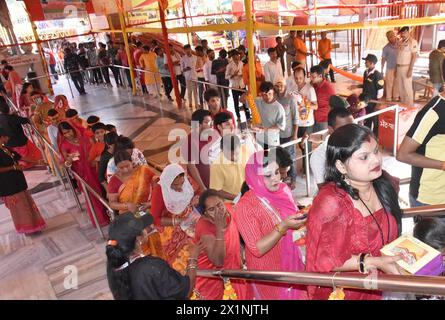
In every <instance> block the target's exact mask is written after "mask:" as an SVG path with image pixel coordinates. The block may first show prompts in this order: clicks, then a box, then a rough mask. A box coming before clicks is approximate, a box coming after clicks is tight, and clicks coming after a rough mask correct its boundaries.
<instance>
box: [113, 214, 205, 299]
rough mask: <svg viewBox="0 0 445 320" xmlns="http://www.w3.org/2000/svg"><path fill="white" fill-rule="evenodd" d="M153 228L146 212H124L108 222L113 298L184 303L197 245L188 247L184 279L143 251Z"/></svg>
mask: <svg viewBox="0 0 445 320" xmlns="http://www.w3.org/2000/svg"><path fill="white" fill-rule="evenodd" d="M153 229H154V226H153V217H152V216H151V215H150V214H148V213H145V212H140V213H139V214H138V215H135V214H133V213H131V212H126V213H124V214H121V215H119V216H117V217H116V219H115V220H114V221H113V222H112V223H111V225H110V228H109V232H108V235H109V240H108V242H107V247H106V255H107V278H108V285H109V286H110V290H111V293H112V294H113V297H114V299H116V300H185V299H188V297H189V296H190V294H191V293H192V290H193V287H194V285H195V279H196V268H197V265H196V262H195V261H196V259H197V257H198V255H199V246H197V245H193V244H190V259H189V260H188V264H187V274H186V275H185V276H183V275H181V274H180V273H179V272H177V271H176V270H174V269H172V268H171V267H170V266H169V265H168V263H167V262H166V261H164V260H162V259H161V258H159V257H155V256H153V255H151V254H147V253H146V252H145V250H144V247H145V242H146V241H147V239H148V237H147V235H148V234H150V233H151V232H153Z"/></svg>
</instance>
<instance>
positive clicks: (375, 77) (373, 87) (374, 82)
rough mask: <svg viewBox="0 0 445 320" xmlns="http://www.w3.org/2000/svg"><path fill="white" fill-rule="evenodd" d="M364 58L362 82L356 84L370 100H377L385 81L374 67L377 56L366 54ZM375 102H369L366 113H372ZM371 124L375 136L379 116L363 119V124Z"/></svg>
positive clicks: (381, 93)
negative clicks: (364, 68) (364, 67)
mask: <svg viewBox="0 0 445 320" xmlns="http://www.w3.org/2000/svg"><path fill="white" fill-rule="evenodd" d="M363 60H365V66H366V71H365V73H364V75H363V84H362V85H360V86H358V87H359V88H360V87H361V88H363V94H364V95H366V96H367V97H368V98H369V99H370V100H377V99H380V98H381V97H383V86H384V84H385V81H384V80H383V75H382V74H381V73H380V72H379V71H378V70H377V69H376V64H377V61H378V59H377V57H376V56H375V55H373V54H368V55H367V56H366V58H363ZM375 106H376V103H374V102H369V103H368V106H367V107H366V113H367V114H369V113H372V112H374V111H375V110H374V109H375ZM372 125H373V128H372V130H373V132H374V134H375V135H376V136H377V134H378V128H379V117H378V116H374V117H372V118H368V119H366V120H365V126H367V127H368V128H371V126H372Z"/></svg>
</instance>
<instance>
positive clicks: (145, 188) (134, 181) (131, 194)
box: [119, 165, 165, 259]
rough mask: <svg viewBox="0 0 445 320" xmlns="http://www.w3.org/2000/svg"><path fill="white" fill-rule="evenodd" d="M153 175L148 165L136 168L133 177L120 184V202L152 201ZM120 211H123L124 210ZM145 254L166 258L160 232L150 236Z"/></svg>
mask: <svg viewBox="0 0 445 320" xmlns="http://www.w3.org/2000/svg"><path fill="white" fill-rule="evenodd" d="M153 176H154V173H153V172H152V171H151V170H150V169H149V168H148V167H147V166H146V165H141V166H139V167H138V168H136V169H135V170H134V172H133V174H132V175H131V177H130V178H129V179H128V180H127V181H126V182H124V183H123V184H122V185H121V186H120V188H119V202H121V203H125V202H129V203H134V204H142V203H147V202H150V199H151V189H152V188H151V182H152V179H153ZM119 213H123V211H120V212H119ZM144 254H146V255H152V256H156V257H159V258H161V259H165V256H164V253H163V250H162V245H161V238H160V236H159V232H155V233H151V234H150V235H149V236H148V241H147V246H146V247H145V248H144Z"/></svg>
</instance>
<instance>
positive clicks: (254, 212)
mask: <svg viewBox="0 0 445 320" xmlns="http://www.w3.org/2000/svg"><path fill="white" fill-rule="evenodd" d="M246 183H247V185H248V186H249V189H250V190H249V191H247V192H246V193H245V194H244V195H243V196H242V197H241V199H240V201H239V202H238V203H237V205H236V209H235V213H236V224H237V226H238V230H239V232H240V234H241V236H242V237H243V240H244V242H245V244H246V264H247V269H248V270H268V271H289V272H296V271H303V270H304V264H303V259H302V253H301V251H300V248H299V247H298V245H297V244H295V243H294V242H293V233H292V231H293V230H295V229H299V228H301V227H302V226H303V225H304V220H301V219H302V217H301V214H299V213H298V207H297V205H296V204H295V201H294V199H293V198H292V193H291V190H290V188H289V187H288V186H287V185H286V184H285V183H283V182H282V181H281V176H280V170H279V167H278V164H277V162H276V160H274V159H273V157H272V156H271V154H270V153H269V156H266V155H265V151H259V152H256V153H254V154H253V155H252V156H251V157H250V158H249V161H248V163H247V165H246ZM249 286H251V289H252V290H253V294H254V297H255V299H256V300H301V299H306V298H307V294H306V291H305V288H304V287H302V286H296V285H289V284H282V283H265V282H257V281H249Z"/></svg>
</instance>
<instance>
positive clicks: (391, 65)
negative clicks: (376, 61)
mask: <svg viewBox="0 0 445 320" xmlns="http://www.w3.org/2000/svg"><path fill="white" fill-rule="evenodd" d="M382 58H385V60H386V69H387V70H388V69H395V68H396V66H397V46H393V45H392V44H391V43H388V44H387V45H386V46H384V47H383V51H382Z"/></svg>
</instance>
